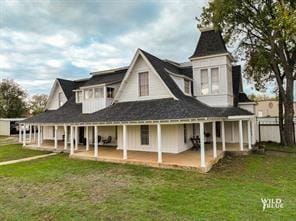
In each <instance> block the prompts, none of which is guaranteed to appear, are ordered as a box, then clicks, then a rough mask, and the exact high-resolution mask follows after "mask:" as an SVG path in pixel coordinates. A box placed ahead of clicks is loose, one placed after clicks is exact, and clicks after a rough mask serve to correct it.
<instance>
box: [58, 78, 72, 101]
mask: <svg viewBox="0 0 296 221" xmlns="http://www.w3.org/2000/svg"><path fill="white" fill-rule="evenodd" d="M57 81H58V82H59V84H60V85H61V87H62V90H63V91H64V93H65V96H66V98H67V99H68V100H69V99H70V98H71V96H72V91H73V90H74V88H75V82H74V81H70V80H65V79H60V78H57Z"/></svg>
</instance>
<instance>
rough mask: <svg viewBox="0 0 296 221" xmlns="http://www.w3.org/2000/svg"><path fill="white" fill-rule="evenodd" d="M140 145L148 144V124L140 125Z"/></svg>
mask: <svg viewBox="0 0 296 221" xmlns="http://www.w3.org/2000/svg"><path fill="white" fill-rule="evenodd" d="M141 145H149V125H141Z"/></svg>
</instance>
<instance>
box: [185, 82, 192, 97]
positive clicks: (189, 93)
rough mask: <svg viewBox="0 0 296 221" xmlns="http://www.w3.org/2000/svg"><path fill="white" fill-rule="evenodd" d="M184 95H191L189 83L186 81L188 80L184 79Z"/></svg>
mask: <svg viewBox="0 0 296 221" xmlns="http://www.w3.org/2000/svg"><path fill="white" fill-rule="evenodd" d="M186 82H188V90H189V91H188V92H186V86H185V85H186ZM184 93H185V94H188V95H191V81H190V80H188V79H184Z"/></svg>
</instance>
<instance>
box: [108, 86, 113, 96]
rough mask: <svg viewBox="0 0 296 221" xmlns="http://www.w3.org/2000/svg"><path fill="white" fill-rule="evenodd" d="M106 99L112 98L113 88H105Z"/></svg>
mask: <svg viewBox="0 0 296 221" xmlns="http://www.w3.org/2000/svg"><path fill="white" fill-rule="evenodd" d="M107 98H114V88H112V87H107Z"/></svg>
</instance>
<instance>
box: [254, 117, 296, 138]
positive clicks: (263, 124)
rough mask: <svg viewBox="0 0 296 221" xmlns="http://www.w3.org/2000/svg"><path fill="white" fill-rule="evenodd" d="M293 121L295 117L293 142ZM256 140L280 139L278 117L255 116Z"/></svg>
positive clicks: (295, 135)
mask: <svg viewBox="0 0 296 221" xmlns="http://www.w3.org/2000/svg"><path fill="white" fill-rule="evenodd" d="M295 123H296V118H295V119H294V127H293V128H294V133H293V134H294V143H295V137H296V134H295ZM257 126H258V130H257V139H256V140H257V141H259V142H262V141H265V142H268V141H272V142H276V143H279V142H280V141H281V137H280V129H279V119H278V117H264V118H262V117H257Z"/></svg>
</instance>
